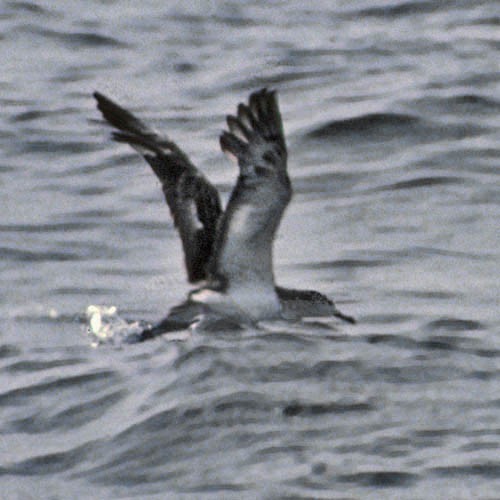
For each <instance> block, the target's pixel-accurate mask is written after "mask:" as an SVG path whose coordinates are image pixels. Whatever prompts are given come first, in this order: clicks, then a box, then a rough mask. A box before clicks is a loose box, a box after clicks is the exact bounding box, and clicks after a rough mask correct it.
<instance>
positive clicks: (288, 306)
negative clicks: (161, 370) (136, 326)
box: [94, 88, 355, 340]
mask: <svg viewBox="0 0 500 500" xmlns="http://www.w3.org/2000/svg"><path fill="white" fill-rule="evenodd" d="M94 97H95V99H96V100H97V107H98V109H99V110H100V111H101V113H102V115H103V117H104V118H105V120H106V121H107V122H108V123H109V124H110V125H112V126H113V127H114V128H115V129H116V130H115V131H114V132H113V133H112V138H113V139H114V140H115V141H118V142H124V143H127V144H129V145H130V146H132V147H133V148H134V149H135V150H137V151H138V152H139V153H140V154H141V155H142V156H143V158H144V159H145V160H146V161H147V163H149V165H150V166H151V168H152V169H153V172H154V173H155V174H156V176H157V177H158V179H159V180H160V182H161V186H162V190H163V194H164V195H165V199H166V202H167V205H168V207H169V209H170V213H171V214H172V217H173V220H174V225H175V227H176V228H177V230H178V232H179V235H180V237H181V240H182V247H183V250H184V259H185V264H186V270H187V276H188V280H189V282H190V283H193V284H194V283H196V284H197V285H198V288H196V289H195V290H193V291H191V292H190V293H189V295H188V298H187V300H186V301H185V302H183V303H182V304H180V305H179V306H176V307H174V308H173V309H171V310H170V312H169V314H168V316H167V317H166V318H165V319H163V320H162V321H160V322H159V323H158V324H156V325H155V326H153V327H151V328H148V329H146V330H144V331H143V332H142V334H141V335H140V338H139V340H146V339H149V338H153V337H156V336H157V335H161V334H163V333H167V332H169V331H175V330H180V329H184V328H187V327H189V326H191V325H192V324H193V323H195V322H197V321H200V317H201V318H212V319H213V318H216V319H220V320H227V321H229V322H232V323H233V324H234V325H242V324H243V325H244V324H255V323H256V322H258V321H261V320H269V319H271V320H272V319H286V320H298V319H300V318H303V317H330V316H335V317H337V318H340V319H341V320H344V321H347V322H349V323H354V322H355V320H354V319H353V318H352V317H350V316H347V315H345V314H342V313H341V312H340V311H339V310H338V309H337V308H336V306H335V304H334V303H333V302H332V301H331V300H330V299H329V298H328V297H326V296H325V295H323V294H321V293H319V292H315V291H312V290H294V289H288V288H283V287H281V286H277V285H276V283H275V280H274V271H273V241H274V237H275V235H276V231H277V229H278V226H279V223H280V221H281V218H282V216H283V212H284V211H285V208H286V207H287V205H288V203H289V202H290V199H291V197H292V186H291V182H290V178H289V177H288V173H287V148H286V142H285V136H284V132H283V123H282V119H281V113H280V110H279V107H278V100H277V96H276V91H269V90H267V89H265V88H264V89H261V90H259V91H256V92H254V93H252V94H251V95H250V97H249V100H248V103H247V104H243V103H241V104H239V105H238V108H237V111H236V114H235V115H228V116H227V117H226V122H227V127H228V130H226V131H223V132H222V134H221V136H220V146H221V148H222V151H223V152H224V153H226V154H227V155H228V156H230V157H231V158H232V159H235V160H236V161H237V163H238V166H239V176H238V180H237V182H236V185H235V186H234V188H233V191H232V193H231V196H230V198H229V201H228V203H227V206H226V209H225V210H223V208H222V205H221V202H220V198H219V193H218V191H217V189H216V188H215V187H214V186H213V185H212V184H211V183H210V181H208V180H207V178H206V177H205V176H204V175H203V174H202V173H201V172H200V171H199V170H198V169H197V168H196V167H195V165H194V164H193V163H192V162H191V160H190V159H189V157H188V156H187V154H186V153H185V152H184V151H183V150H182V149H180V148H179V146H178V145H177V144H176V143H174V142H172V141H171V140H170V139H169V138H168V137H166V136H161V135H159V134H157V133H156V132H155V131H154V130H152V129H150V128H149V127H148V126H147V125H145V124H144V123H143V122H142V121H141V120H139V119H138V118H137V117H135V116H134V115H133V114H132V113H130V112H129V111H127V110H126V109H124V108H122V107H121V106H119V105H118V104H117V103H115V102H114V101H112V100H111V99H110V98H108V97H106V96H104V95H103V94H101V93H99V92H94Z"/></svg>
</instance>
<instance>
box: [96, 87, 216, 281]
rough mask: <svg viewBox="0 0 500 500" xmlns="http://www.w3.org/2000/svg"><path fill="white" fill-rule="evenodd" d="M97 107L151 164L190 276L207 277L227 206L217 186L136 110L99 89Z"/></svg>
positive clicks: (121, 137)
mask: <svg viewBox="0 0 500 500" xmlns="http://www.w3.org/2000/svg"><path fill="white" fill-rule="evenodd" d="M94 97H95V99H96V100H97V107H98V109H99V110H100V111H101V113H102V115H103V116H104V118H105V119H106V121H108V122H109V123H110V124H111V125H112V126H113V127H115V128H116V129H118V131H116V132H113V134H112V138H113V139H114V140H115V141H118V142H125V143H127V144H130V146H132V147H133V148H134V149H135V150H137V151H138V152H139V153H140V154H141V155H142V156H143V157H144V159H145V160H146V161H147V162H148V163H149V164H150V165H151V168H152V169H153V171H154V173H155V174H156V176H157V177H158V179H159V180H160V182H161V185H162V189H163V193H164V195H165V199H166V201H167V204H168V206H169V208H170V212H171V214H172V217H173V219H174V224H175V226H176V227H177V229H178V231H179V234H180V237H181V240H182V246H183V249H184V257H185V263H186V269H187V273H188V279H189V281H190V282H192V283H194V282H196V281H200V280H204V279H206V278H207V264H208V262H209V259H210V256H211V254H212V250H213V246H214V240H215V236H216V228H217V222H218V220H219V218H220V216H221V214H222V208H221V204H220V199H219V193H218V192H217V189H216V188H215V187H214V186H213V185H212V184H211V183H210V182H209V181H208V180H207V179H206V178H205V177H204V176H203V175H202V174H201V173H200V172H199V170H198V169H197V168H196V167H195V166H194V165H193V164H192V163H191V161H190V160H189V158H188V156H187V155H186V154H185V153H184V152H183V151H182V150H181V149H180V148H179V147H178V146H177V145H176V144H175V143H174V142H172V141H170V140H169V139H168V138H165V137H161V136H159V135H158V134H157V133H156V132H154V131H153V130H151V129H150V128H149V127H147V126H146V125H145V124H144V123H143V122H142V121H141V120H139V119H138V118H136V117H135V116H134V115H133V114H132V113H130V112H129V111H127V110H126V109H123V108H122V107H121V106H119V105H118V104H116V103H115V102H114V101H112V100H111V99H109V98H108V97H106V96H104V95H103V94H101V93H99V92H94Z"/></svg>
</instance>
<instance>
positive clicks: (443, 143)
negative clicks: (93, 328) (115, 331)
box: [0, 0, 500, 500]
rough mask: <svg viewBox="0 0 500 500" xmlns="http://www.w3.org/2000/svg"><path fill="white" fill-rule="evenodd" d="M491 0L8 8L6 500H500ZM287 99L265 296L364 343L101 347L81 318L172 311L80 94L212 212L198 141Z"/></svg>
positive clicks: (165, 246) (171, 274)
mask: <svg viewBox="0 0 500 500" xmlns="http://www.w3.org/2000/svg"><path fill="white" fill-rule="evenodd" d="M499 24H500V6H499V4H498V2H496V1H494V0H477V1H467V0H444V1H438V0H422V1H417V0H415V1H412V0H372V1H368V0H360V1H355V2H350V1H342V0H338V1H326V0H323V1H322V0H318V1H311V2H304V1H296V0H295V1H294V0H292V1H287V2H285V1H271V2H264V1H257V0H255V1H250V2H242V1H236V0H232V1H229V0H226V1H224V0H221V1H218V0H211V1H210V0H206V1H202V0H197V1H196V0H195V1H190V2H180V1H177V2H168V1H160V0H145V1H143V2H126V1H119V0H115V1H113V0H109V1H104V0H102V1H97V0H86V1H83V0H75V1H72V2H53V1H49V0H40V1H30V0H28V1H15V0H3V1H2V2H1V3H0V62H1V64H0V106H1V107H0V110H1V111H0V199H1V216H0V259H1V260H0V283H1V287H0V314H1V318H2V320H1V324H0V498H1V499H2V500H14V499H15V500H17V499H22V500H24V499H32V498H33V499H34V498H46V499H68V498H79V499H86V498H88V499H132V498H141V499H142V498H148V499H149V498H155V499H170V498H172V499H177V498H181V499H184V498H185V499H187V498H202V499H233V498H234V499H257V498H259V499H260V498H262V499H275V498H276V499H278V498H280V499H281V498H287V499H306V498H311V499H322V498H323V499H335V498H336V499H340V498H342V499H378V498H381V499H429V498H433V499H434V498H438V499H495V498H499V497H500V452H499V447H500V388H499V382H500V339H499V333H500V314H499V303H500V286H499V283H500V276H499V267H500V266H499V261H500V259H499V253H500V252H499V248H500V230H499V220H500V189H499V185H500V183H499V175H498V173H499V158H500V155H499V147H498V146H499V142H500V141H499V140H500V120H499V114H500V92H499V90H500V84H499V69H500V62H499V61H500V58H499V49H500V30H499ZM263 86H267V87H269V88H275V89H277V90H278V92H279V97H280V106H281V109H282V113H283V119H284V123H285V130H286V134H287V140H288V145H289V172H290V175H291V178H292V182H293V186H294V193H295V194H294V199H293V200H292V203H291V204H290V206H289V208H288V209H287V212H286V214H285V217H284V219H283V222H282V224H281V227H280V230H279V235H278V237H277V240H276V244H275V272H276V277H277V280H278V282H279V283H280V284H282V285H284V286H289V287H300V288H310V289H315V290H319V291H321V292H323V293H326V294H328V295H329V296H330V297H332V298H333V299H334V300H335V301H336V303H337V305H338V306H339V308H340V309H341V310H342V311H343V312H345V313H346V314H350V315H353V316H355V317H356V318H357V320H358V323H357V324H356V325H348V324H345V323H340V322H338V321H328V322H324V321H323V322H318V321H312V322H309V323H299V324H297V323H294V324H291V323H286V322H279V323H273V324H269V325H263V326H262V327H261V328H260V329H254V330H252V329H247V330H244V331H241V332H227V331H225V332H221V331H213V332H205V333H203V332H197V333H192V332H185V337H184V338H180V339H178V340H177V341H172V340H168V339H157V340H154V341H150V342H145V343H143V344H136V345H125V344H122V343H119V342H117V343H114V344H112V343H105V344H99V345H97V347H95V343H94V342H93V340H95V339H92V338H91V337H90V336H89V335H88V333H87V330H88V322H87V320H86V317H85V312H86V310H87V308H88V307H89V306H91V305H97V306H108V307H111V306H114V307H116V308H118V311H119V315H120V317H123V318H126V319H129V320H134V321H135V320H137V321H148V322H154V321H155V320H158V319H160V318H161V317H163V316H164V315H165V314H166V312H167V311H168V309H169V308H170V307H172V306H174V305H176V304H178V303H179V302H181V301H182V300H183V299H184V297H185V296H186V294H187V293H188V291H189V287H188V285H187V283H186V278H185V270H184V267H183V257H182V251H181V246H180V242H179V239H178V236H177V234H176V231H175V229H174V227H173V223H172V220H171V218H170V215H169V212H168V209H167V207H166V206H165V204H164V200H163V195H162V193H161V189H160V186H159V184H158V182H157V180H156V178H155V177H154V175H153V174H152V172H151V171H150V169H149V167H148V165H147V164H146V163H145V162H143V160H142V159H141V158H140V157H139V156H138V155H137V154H135V153H134V152H133V151H131V150H130V149H129V148H128V147H127V146H126V145H123V144H117V143H113V142H112V141H111V140H110V138H109V132H110V130H109V127H106V126H105V124H104V123H103V122H102V121H101V118H100V115H99V113H98V111H97V110H96V109H95V103H94V102H93V99H92V95H91V94H92V92H93V91H94V90H99V91H101V92H103V93H104V94H108V95H110V96H111V97H113V98H115V99H116V100H117V101H118V102H120V103H122V104H123V105H125V106H126V107H128V108H130V109H131V110H133V111H134V112H135V113H137V114H138V115H139V116H141V117H142V118H143V119H145V120H146V121H148V122H149V123H151V124H152V125H153V126H154V127H155V128H157V129H158V130H161V131H162V132H165V133H168V134H169V136H170V137H171V138H172V139H173V140H175V141H177V142H178V143H179V144H180V145H181V146H182V147H183V148H184V149H185V150H186V151H187V152H188V153H189V154H190V155H191V157H192V159H193V161H194V162H195V163H196V164H197V165H198V166H199V168H200V169H201V170H202V171H203V172H204V173H205V174H206V176H207V177H208V178H209V179H210V180H211V181H212V182H213V183H214V184H215V185H216V186H217V187H218V188H219V190H220V192H221V194H222V197H223V199H224V200H227V197H228V196H229V193H230V191H231V187H232V185H233V183H234V181H235V179H236V176H237V168H236V167H235V166H234V165H233V164H231V163H230V162H229V161H227V159H225V158H224V156H223V155H222V153H221V152H220V149H219V145H218V136H219V134H220V132H221V130H222V129H223V127H224V125H225V124H224V118H225V115H226V114H228V113H233V112H234V110H235V109H236V108H235V107H236V105H237V103H238V102H241V101H243V100H245V99H246V98H247V96H248V94H249V93H250V92H252V91H254V90H256V89H258V88H260V87H263Z"/></svg>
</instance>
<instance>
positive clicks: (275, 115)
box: [210, 89, 292, 293]
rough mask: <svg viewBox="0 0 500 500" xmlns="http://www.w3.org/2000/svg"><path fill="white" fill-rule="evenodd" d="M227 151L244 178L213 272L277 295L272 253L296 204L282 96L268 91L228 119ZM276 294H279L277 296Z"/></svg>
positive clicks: (228, 280)
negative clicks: (287, 212)
mask: <svg viewBox="0 0 500 500" xmlns="http://www.w3.org/2000/svg"><path fill="white" fill-rule="evenodd" d="M227 125H228V127H229V132H227V131H225V132H223V133H222V135H221V137H220V144H221V148H222V150H223V151H224V152H225V153H227V154H228V155H230V156H231V157H233V158H236V159H237V161H238V165H239V167H240V175H239V177H238V181H237V183H236V186H235V188H234V189H233V192H232V194H231V197H230V200H229V202H228V205H227V209H226V211H225V213H224V215H223V216H222V219H221V222H220V226H219V233H218V237H217V240H216V242H215V249H214V254H213V258H212V261H211V265H210V269H211V272H212V274H213V275H214V276H216V277H218V278H219V279H220V280H221V281H222V282H223V283H225V284H226V285H228V286H232V285H238V284H240V283H241V284H243V285H244V286H246V284H247V283H251V285H250V286H251V287H252V288H253V290H254V291H256V293H261V292H263V291H264V290H265V289H266V290H268V289H269V288H270V287H272V288H273V289H274V274H273V262H272V248H273V240H274V236H275V233H276V231H277V229H278V226H279V223H280V221H281V218H282V216H283V212H284V210H285V208H286V206H287V205H288V202H289V201H290V198H291V195H292V188H291V184H290V179H289V178H288V174H287V170H286V168H287V151H286V144H285V137H284V133H283V125H282V121H281V115H280V111H279V108H278V102H277V98H276V93H275V92H273V91H271V92H270V91H268V90H266V89H262V90H260V91H258V92H254V93H253V94H251V96H250V98H249V102H248V105H246V104H240V105H239V106H238V110H237V114H236V116H228V117H227ZM273 293H274V292H273Z"/></svg>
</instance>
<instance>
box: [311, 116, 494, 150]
mask: <svg viewBox="0 0 500 500" xmlns="http://www.w3.org/2000/svg"><path fill="white" fill-rule="evenodd" d="M486 130H487V129H485V128H484V127H481V126H479V125H473V124H470V123H438V122H433V121H431V120H427V119H424V118H421V117H418V116H414V115H411V114H404V113H403V114H401V113H368V114H364V115H361V116H356V117H352V118H345V119H341V120H333V121H330V122H327V123H324V124H322V125H319V126H317V127H316V128H314V129H312V130H310V131H309V132H307V133H306V134H305V138H306V139H313V140H321V141H339V140H340V141H342V140H348V141H350V142H351V141H352V142H354V141H355V142H356V143H360V142H362V141H367V142H387V141H396V142H403V141H405V142H408V141H409V142H411V143H417V144H418V143H428V142H437V141H441V140H461V139H464V138H467V137H475V136H478V135H481V134H482V133H483V132H485V131H486Z"/></svg>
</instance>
